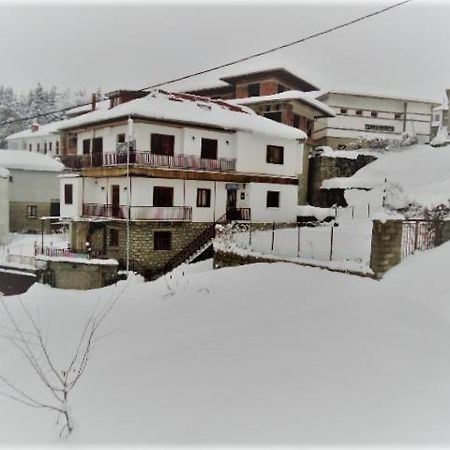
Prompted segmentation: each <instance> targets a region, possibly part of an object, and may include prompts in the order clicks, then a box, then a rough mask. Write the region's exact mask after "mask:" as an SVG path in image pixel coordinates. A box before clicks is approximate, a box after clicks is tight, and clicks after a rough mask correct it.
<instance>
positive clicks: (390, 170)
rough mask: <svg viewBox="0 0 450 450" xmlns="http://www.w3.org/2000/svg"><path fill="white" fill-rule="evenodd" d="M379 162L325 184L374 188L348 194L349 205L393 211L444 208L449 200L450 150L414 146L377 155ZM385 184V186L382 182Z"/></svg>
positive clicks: (348, 192) (330, 186) (331, 186)
mask: <svg viewBox="0 0 450 450" xmlns="http://www.w3.org/2000/svg"><path fill="white" fill-rule="evenodd" d="M377 156H378V159H377V160H376V161H374V162H372V163H370V164H368V165H367V166H365V167H363V168H362V169H360V170H358V172H356V173H355V174H354V175H353V176H352V177H349V178H333V179H330V180H325V181H324V182H323V186H324V187H327V188H355V187H356V188H373V190H372V191H369V192H365V191H355V190H354V191H347V193H346V199H347V202H348V203H349V204H350V205H362V204H365V205H367V204H371V205H372V207H373V209H374V210H375V208H378V207H379V206H380V205H381V202H382V198H383V191H384V190H386V191H387V196H386V202H387V204H389V205H391V206H392V207H394V208H403V207H406V206H407V205H408V204H409V203H416V204H418V205H421V206H424V207H432V206H436V205H438V204H440V203H444V204H447V203H448V201H449V199H450V149H449V147H440V148H435V147H431V146H430V145H414V146H411V147H405V148H403V149H400V150H391V151H389V152H385V153H381V154H380V153H377ZM385 180H386V182H385Z"/></svg>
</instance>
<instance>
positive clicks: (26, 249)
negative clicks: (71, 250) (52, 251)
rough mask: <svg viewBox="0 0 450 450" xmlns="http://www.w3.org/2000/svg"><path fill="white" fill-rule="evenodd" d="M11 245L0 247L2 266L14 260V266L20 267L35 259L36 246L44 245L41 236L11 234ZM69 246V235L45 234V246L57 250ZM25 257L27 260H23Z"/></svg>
mask: <svg viewBox="0 0 450 450" xmlns="http://www.w3.org/2000/svg"><path fill="white" fill-rule="evenodd" d="M9 236H10V238H9V244H7V245H0V264H3V265H8V264H9V261H11V260H13V262H14V265H15V266H17V267H19V266H20V265H21V261H22V265H26V264H23V261H27V257H34V248H35V245H39V246H40V245H41V244H42V236H41V235H40V234H21V233H10V235H9ZM68 244H69V241H68V235H67V234H63V233H53V234H44V246H45V247H55V248H67V246H68ZM21 257H25V258H21Z"/></svg>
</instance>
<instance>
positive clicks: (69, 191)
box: [64, 184, 73, 205]
mask: <svg viewBox="0 0 450 450" xmlns="http://www.w3.org/2000/svg"><path fill="white" fill-rule="evenodd" d="M64 203H65V204H66V205H72V204H73V185H72V184H65V185H64Z"/></svg>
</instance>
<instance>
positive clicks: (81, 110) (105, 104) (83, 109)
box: [66, 100, 109, 116]
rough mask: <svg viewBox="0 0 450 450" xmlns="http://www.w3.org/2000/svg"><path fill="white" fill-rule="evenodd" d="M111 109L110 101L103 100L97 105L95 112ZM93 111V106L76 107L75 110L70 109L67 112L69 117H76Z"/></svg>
mask: <svg viewBox="0 0 450 450" xmlns="http://www.w3.org/2000/svg"><path fill="white" fill-rule="evenodd" d="M108 108H109V100H102V101H99V102H97V103H96V104H95V110H100V109H108ZM91 111H92V104H91V103H89V104H86V105H80V106H75V108H72V109H69V110H67V111H66V114H67V115H68V116H76V115H79V114H85V113H88V112H91Z"/></svg>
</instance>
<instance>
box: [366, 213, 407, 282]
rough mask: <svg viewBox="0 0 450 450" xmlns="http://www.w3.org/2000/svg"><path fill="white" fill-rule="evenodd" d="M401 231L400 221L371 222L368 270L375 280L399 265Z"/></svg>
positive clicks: (401, 223)
mask: <svg viewBox="0 0 450 450" xmlns="http://www.w3.org/2000/svg"><path fill="white" fill-rule="evenodd" d="M402 229H403V221H402V220H387V221H386V222H381V221H379V220H374V221H373V224H372V244H371V252H370V268H371V269H372V270H373V272H374V274H375V278H377V279H380V278H382V276H383V275H384V274H385V273H386V272H387V271H388V270H389V269H391V268H392V267H394V266H396V265H397V264H399V263H400V261H401V259H402V255H401V249H402Z"/></svg>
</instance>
